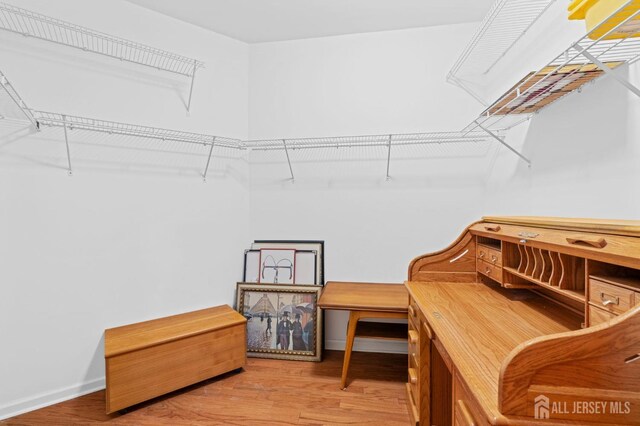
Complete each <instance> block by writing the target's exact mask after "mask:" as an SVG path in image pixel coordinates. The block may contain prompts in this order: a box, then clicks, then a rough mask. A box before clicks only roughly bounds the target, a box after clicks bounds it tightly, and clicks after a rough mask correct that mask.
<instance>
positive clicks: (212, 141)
mask: <svg viewBox="0 0 640 426" xmlns="http://www.w3.org/2000/svg"><path fill="white" fill-rule="evenodd" d="M215 144H216V137H215V136H214V137H213V139H212V140H211V148H209V157H207V165H206V166H205V167H204V173H203V174H202V180H203V181H204V182H206V181H207V172H208V171H209V163H211V154H213V147H214V146H215Z"/></svg>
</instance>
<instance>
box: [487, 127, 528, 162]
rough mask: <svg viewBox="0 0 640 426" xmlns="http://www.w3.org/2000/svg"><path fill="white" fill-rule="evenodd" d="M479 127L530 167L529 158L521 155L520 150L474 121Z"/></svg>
mask: <svg viewBox="0 0 640 426" xmlns="http://www.w3.org/2000/svg"><path fill="white" fill-rule="evenodd" d="M475 123H476V124H477V125H478V127H479V128H481V129H482V130H484V131H485V132H486V133H487V134H488V135H489V136H491V137H492V138H494V139H495V140H497V141H498V142H500V144H502V145H503V146H504V147H506V148H507V149H508V150H509V151H511V152H513V153H514V154H515V155H517V156H518V157H520V159H521V160H522V161H524V162H525V163H527V166H528V167H529V168H530V167H531V160H529V159H528V158H527V157H525V156H524V155H522V154H521V153H520V152H518V150H516V149H515V148H514V147H512V146H511V145H509V144H508V143H506V142H505V140H504V139H503V138H501V137H500V136H498V135H497V134H495V133H493V132H492V131H491V130H489V129H485V128H484V127H482V125H481V124H479V123H478V122H477V121H476V122H475Z"/></svg>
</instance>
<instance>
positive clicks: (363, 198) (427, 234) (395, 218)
mask: <svg viewBox="0 0 640 426" xmlns="http://www.w3.org/2000/svg"><path fill="white" fill-rule="evenodd" d="M474 29H475V25H473V24H464V25H456V26H453V27H432V28H423V29H412V30H403V31H391V32H383V33H374V34H358V35H348V36H340V37H330V38H322V39H312V40H301V41H292V42H281V43H266V44H258V45H251V47H250V49H251V50H250V52H251V55H250V62H251V67H250V101H249V105H250V120H249V133H250V137H251V138H271V137H311V136H339V135H357V134H385V133H406V132H422V131H428V132H433V131H451V130H459V129H461V128H462V127H464V126H465V125H466V124H468V120H469V117H471V116H473V115H474V114H477V112H478V109H479V108H478V104H477V103H476V101H474V100H472V99H470V98H469V97H468V96H467V95H466V94H465V93H464V92H462V91H461V90H460V89H458V88H456V87H454V86H452V85H449V84H447V83H446V82H445V76H446V73H447V71H448V70H449V68H450V67H451V65H452V64H453V62H454V61H455V59H456V57H457V55H458V54H459V52H460V51H461V50H462V48H463V47H464V45H465V43H466V42H467V41H468V39H469V38H470V37H471V35H472V33H473V31H474ZM491 153H493V145H492V144H486V143H482V144H478V145H474V146H445V145H439V146H433V147H412V148H397V149H396V148H394V149H393V151H392V160H391V167H390V173H391V176H392V179H391V180H390V181H386V180H385V176H386V159H387V151H386V150H385V149H384V148H379V149H354V150H348V149H343V150H336V149H327V150H320V151H316V150H311V151H293V152H291V159H292V167H293V171H294V175H295V177H296V179H295V183H291V182H290V181H287V178H288V177H289V169H288V166H287V163H286V158H285V156H284V153H283V152H275V153H261V152H253V153H252V154H251V212H252V213H251V236H252V238H289V239H323V240H325V241H326V258H325V262H326V273H325V276H326V279H327V280H342V281H348V280H354V281H374V282H403V281H404V280H405V279H406V274H407V267H408V265H409V262H410V261H411V259H412V258H413V257H415V256H417V255H419V254H422V253H426V252H429V251H432V250H437V249H441V248H443V247H445V246H446V245H448V244H449V243H451V242H452V241H453V240H454V239H455V238H456V237H457V235H458V234H459V233H460V232H461V231H462V230H463V229H464V227H465V226H466V225H468V224H469V223H470V222H472V221H474V220H476V219H477V218H478V217H479V216H481V215H482V214H483V212H484V211H483V200H482V197H483V196H484V183H485V177H486V174H487V173H488V170H489V162H488V161H487V158H488V157H489V155H490V154H491ZM345 330H346V314H344V313H340V312H329V313H328V315H327V320H326V329H325V335H326V339H325V341H326V344H327V347H328V348H330V349H340V348H342V347H343V345H344V338H345ZM363 343H364V344H367V345H368V346H364V345H360V346H359V349H364V348H366V347H369V348H376V349H379V350H391V351H395V350H399V351H402V350H405V348H404V346H403V345H401V344H389V343H385V344H383V345H378V344H371V342H369V343H367V342H363Z"/></svg>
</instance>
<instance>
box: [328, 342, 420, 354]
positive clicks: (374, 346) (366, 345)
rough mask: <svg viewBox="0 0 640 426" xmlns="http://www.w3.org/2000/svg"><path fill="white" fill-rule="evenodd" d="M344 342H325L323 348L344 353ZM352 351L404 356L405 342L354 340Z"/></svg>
mask: <svg viewBox="0 0 640 426" xmlns="http://www.w3.org/2000/svg"><path fill="white" fill-rule="evenodd" d="M345 345H346V341H345V340H325V342H324V348H325V349H328V350H331V351H344V347H345ZM353 350H354V351H356V352H382V353H387V354H406V353H408V352H407V342H406V341H405V342H402V341H388V340H374V339H356V341H355V342H354V343H353Z"/></svg>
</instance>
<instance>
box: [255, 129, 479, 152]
mask: <svg viewBox="0 0 640 426" xmlns="http://www.w3.org/2000/svg"><path fill="white" fill-rule="evenodd" d="M486 140H488V137H487V135H486V134H484V133H482V132H467V133H463V132H432V133H406V134H384V135H361V136H334V137H320V138H291V139H284V138H283V139H263V140H250V141H245V142H244V145H245V147H246V148H247V149H250V150H252V151H282V150H291V151H295V150H303V149H322V148H358V147H376V146H379V147H387V148H388V147H390V146H393V147H398V146H410V145H429V144H445V143H448V144H450V143H474V142H484V141H486Z"/></svg>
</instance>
